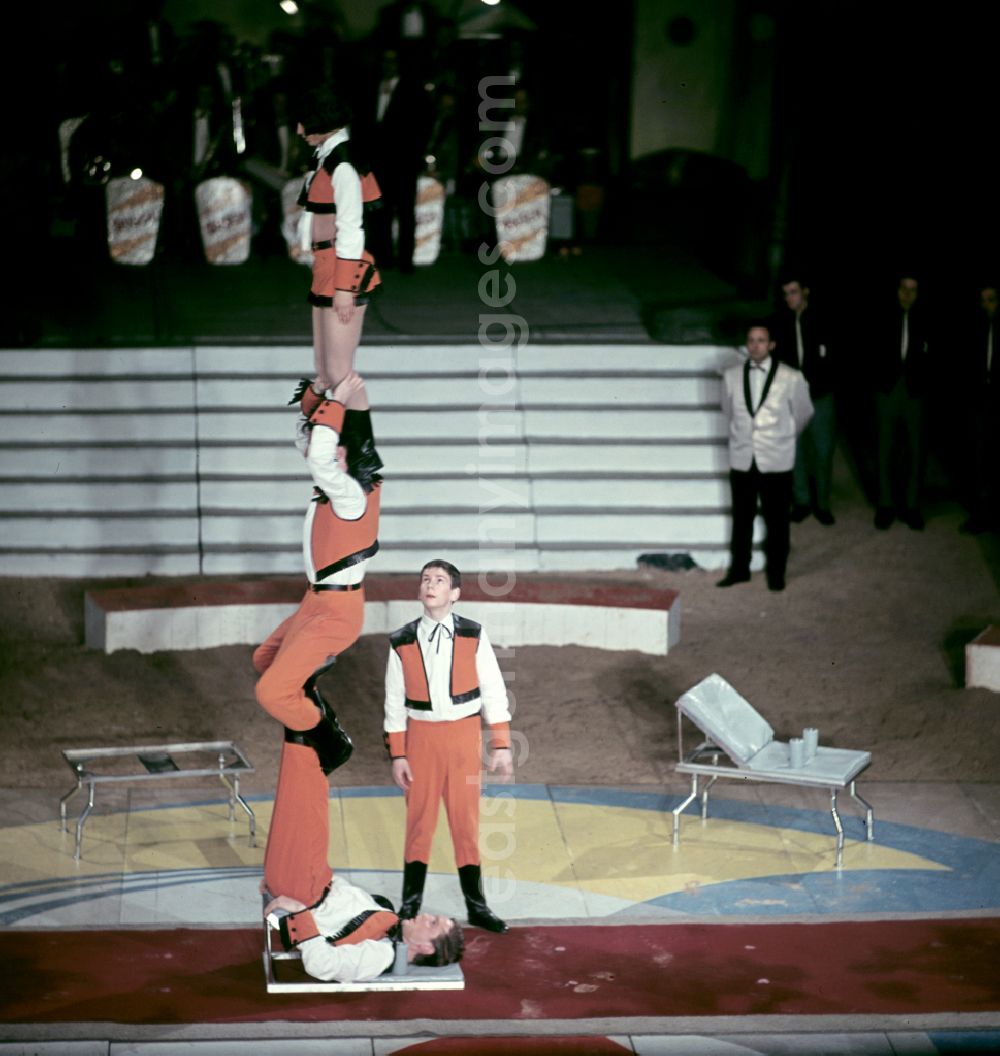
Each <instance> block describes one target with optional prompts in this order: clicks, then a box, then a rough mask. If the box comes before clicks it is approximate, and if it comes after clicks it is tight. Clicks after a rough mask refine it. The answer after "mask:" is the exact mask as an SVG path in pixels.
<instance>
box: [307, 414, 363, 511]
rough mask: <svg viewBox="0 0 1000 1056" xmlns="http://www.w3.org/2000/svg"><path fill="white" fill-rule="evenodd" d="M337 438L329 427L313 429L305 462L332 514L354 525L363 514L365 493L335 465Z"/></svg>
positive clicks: (317, 426)
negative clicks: (324, 495) (326, 499)
mask: <svg viewBox="0 0 1000 1056" xmlns="http://www.w3.org/2000/svg"><path fill="white" fill-rule="evenodd" d="M339 442H340V437H339V435H338V434H337V432H336V431H335V430H333V429H331V428H330V427H329V426H328V425H314V426H313V430H312V436H311V437H310V439H309V453H308V454H307V455H306V461H307V462H308V463H309V472H310V473H311V474H312V478H313V481H314V482H315V484H316V486H317V487H319V488H322V489H323V491H324V492H325V493H326V496H327V498H328V499H329V500H330V503H331V504H332V506H333V510H334V513H336V515H337V516H338V517H342V518H343V519H344V520H345V521H356V520H357V519H358V518H359V517H360V516H362V514H363V513H364V512H365V506H366V504H367V499H366V498H365V490H364V488H362V487H361V485H360V484H359V483H358V482H357V481H356V480H355V479H354V477H352V476H351V475H350V474H348V473H345V472H344V471H343V470H342V469H341V468H340V466H339V465H337V444H338V443H339Z"/></svg>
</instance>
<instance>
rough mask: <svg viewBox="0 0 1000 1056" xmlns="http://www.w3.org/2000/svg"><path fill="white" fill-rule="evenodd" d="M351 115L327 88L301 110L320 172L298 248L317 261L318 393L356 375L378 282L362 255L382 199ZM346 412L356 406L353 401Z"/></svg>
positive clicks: (314, 176) (307, 187)
mask: <svg viewBox="0 0 1000 1056" xmlns="http://www.w3.org/2000/svg"><path fill="white" fill-rule="evenodd" d="M349 120H350V111H349V109H348V108H347V106H346V105H345V104H344V102H343V101H342V100H341V99H339V98H338V97H337V96H335V95H334V94H333V93H332V92H330V91H329V89H327V88H317V89H314V90H313V91H311V92H308V93H307V94H306V95H305V97H304V98H303V100H302V101H301V103H300V104H299V124H298V133H299V135H300V136H301V137H302V139H304V140H305V141H306V143H308V144H309V146H311V147H313V148H314V149H315V168H314V170H313V171H312V172H311V173H309V175H308V176H307V177H306V180H305V183H304V185H303V187H302V193H301V195H300V196H299V205H300V206H301V207H302V209H303V214H302V221H301V230H300V241H301V245H302V249H303V250H307V251H309V252H311V253H312V254H313V265H312V283H311V285H310V289H309V297H308V300H309V303H310V304H311V305H312V329H313V351H314V354H315V360H316V379H315V382H314V391H315V392H316V393H323V392H324V391H325V390H326V389H327V388H328V387H332V386H335V385H337V384H339V382H340V381H341V380H342V379H343V378H345V377H346V376H347V374H348V372H349V371H351V370H353V369H354V354H355V351H356V350H357V347H358V342H359V341H360V339H361V329H362V327H363V325H364V317H365V309H366V306H367V305H368V303H369V302H370V300H371V298H372V296H373V294H374V292H375V290H376V289H377V287H378V286H379V284H380V282H381V278H380V277H379V273H378V269H377V268H376V266H375V258H374V257H373V256H372V255H371V253H370V252H369V251H368V250H367V249H366V248H365V224H364V219H365V213H366V211H368V210H370V209H372V208H374V207H375V206H376V205H377V204H378V202H379V199H380V197H381V191H380V190H379V186H378V183H377V181H376V180H375V177H374V176H373V175H372V173H371V172H370V171H369V170H368V168H367V166H366V165H364V164H363V163H362V162H361V160H360V159H359V158H358V157H357V155H356V154H354V153H352V149H351V140H350V134H349V131H348V127H347V125H348V122H349ZM347 406H348V407H351V408H353V407H355V406H357V404H356V403H355V402H354V401H353V400H352V399H350V398H349V399H348V404H347Z"/></svg>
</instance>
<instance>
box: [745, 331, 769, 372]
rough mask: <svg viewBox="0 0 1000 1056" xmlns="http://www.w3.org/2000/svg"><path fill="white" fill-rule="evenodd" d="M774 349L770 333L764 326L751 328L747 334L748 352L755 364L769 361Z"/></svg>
mask: <svg viewBox="0 0 1000 1056" xmlns="http://www.w3.org/2000/svg"><path fill="white" fill-rule="evenodd" d="M773 349H774V342H773V341H772V340H771V334H770V331H769V330H768V329H767V327H764V326H751V327H750V329H749V331H748V332H747V352H749V353H750V358H751V359H752V360H753V361H754V363H760V362H761V360H764V359H767V357H768V356H769V355H770V354H771V352H772V351H773Z"/></svg>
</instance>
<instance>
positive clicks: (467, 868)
mask: <svg viewBox="0 0 1000 1056" xmlns="http://www.w3.org/2000/svg"><path fill="white" fill-rule="evenodd" d="M458 880H459V883H460V884H461V885H462V894H463V895H464V896H465V908H466V909H467V910H468V913H469V923H470V924H472V925H473V926H475V927H477V928H483V929H484V930H486V931H495V932H496V933H497V934H499V935H502V934H503V933H504V932H505V931H507V925H506V924H505V923H504V921H502V920H501V919H500V918H499V917H498V916H497V915H496V913H494V912H493V910H492V909H490V907H489V906H488V905H486V899H485V898H484V897H483V874H482V870H481V869H480V867H479V866H478V865H460V866H459V867H458Z"/></svg>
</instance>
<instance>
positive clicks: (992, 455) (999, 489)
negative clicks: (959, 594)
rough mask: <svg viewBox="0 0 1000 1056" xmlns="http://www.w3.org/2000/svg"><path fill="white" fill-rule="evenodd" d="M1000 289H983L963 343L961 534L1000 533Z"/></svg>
mask: <svg viewBox="0 0 1000 1056" xmlns="http://www.w3.org/2000/svg"><path fill="white" fill-rule="evenodd" d="M997 299H998V298H997V287H996V285H994V284H989V285H987V286H983V287H982V289H980V291H979V312H978V314H977V316H976V319H975V321H974V322H973V324H972V326H971V327H970V328H969V330H968V332H967V334H966V337H965V339H964V342H963V343H964V346H965V347H964V349H963V361H962V367H961V391H960V392H959V393H958V399H959V403H958V406H959V408H960V409H961V413H962V416H963V418H964V421H965V427H966V436H965V440H966V443H965V450H964V458H965V460H967V467H968V470H967V478H968V485H969V486H968V493H969V514H970V516H969V518H968V520H966V521H965V523H964V524H963V525H962V531H963V532H971V533H972V534H979V533H980V532H996V531H1000V349H998V348H997V344H998V339H1000V334H998V333H997V318H996V311H997Z"/></svg>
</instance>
